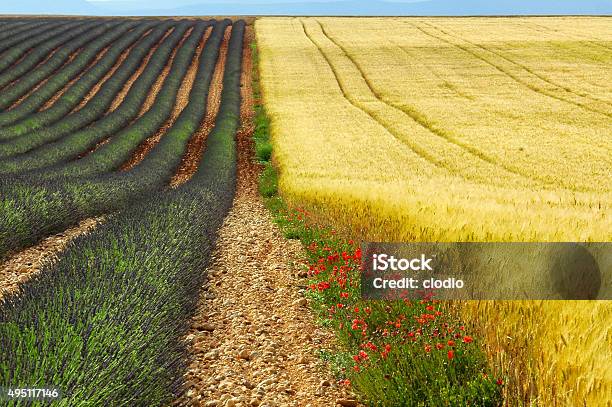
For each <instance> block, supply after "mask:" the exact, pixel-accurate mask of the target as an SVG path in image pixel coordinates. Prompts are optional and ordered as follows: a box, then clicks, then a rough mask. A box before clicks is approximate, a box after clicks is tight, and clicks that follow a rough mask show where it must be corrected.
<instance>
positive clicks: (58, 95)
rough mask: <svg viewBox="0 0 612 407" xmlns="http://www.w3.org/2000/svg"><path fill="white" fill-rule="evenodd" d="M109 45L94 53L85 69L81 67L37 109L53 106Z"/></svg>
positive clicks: (100, 56)
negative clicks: (78, 71)
mask: <svg viewBox="0 0 612 407" xmlns="http://www.w3.org/2000/svg"><path fill="white" fill-rule="evenodd" d="M110 47H111V46H110V45H109V46H108V47H105V48H104V49H103V50H102V51H100V52H99V53H98V55H96V57H95V58H94V60H93V61H91V62H90V63H89V64H88V65H87V66H86V67H85V69H83V70H82V71H81V72H80V73H79V74H78V75H76V76H75V77H74V78H72V79H71V80H70V81H68V83H66V85H64V87H63V88H61V89H60V90H58V91H57V92H55V94H54V95H53V96H51V98H50V99H49V100H47V101H46V102H45V104H44V105H42V107H41V108H40V109H39V111H41V112H42V111H44V110H47V109H49V108H50V107H51V106H53V105H54V104H55V102H57V101H58V100H59V98H61V97H62V96H63V95H64V93H66V91H67V90H68V89H70V87H71V86H72V85H73V84H74V83H75V82H76V81H78V80H79V79H81V78H82V77H83V75H85V74H86V73H87V71H89V69H91V67H92V66H94V65H95V64H97V63H98V62H99V61H100V60H101V59H102V58H103V57H104V55H105V54H106V53H107V52H108V50H109V49H110Z"/></svg>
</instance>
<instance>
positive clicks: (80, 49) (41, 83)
mask: <svg viewBox="0 0 612 407" xmlns="http://www.w3.org/2000/svg"><path fill="white" fill-rule="evenodd" d="M82 50H83V48H79V49H77V50H76V51H74V52H73V53H72V54H70V56H69V57H68V58H67V59H66V61H65V62H64V63H63V64H62V66H60V68H59V69H58V72H59V71H60V70H61V69H63V68H64V67H66V66H67V65H68V64H70V63H71V62H72V61H73V60H74V58H76V57H77V55H79V53H80V52H81V51H82ZM52 77H53V75H51V76H48V77H46V78H45V79H43V80H42V81H40V82H38V83H37V84H36V85H35V86H33V87H32V88H31V89H30V90H28V91H27V92H26V93H25V94H24V95H23V96H21V97H20V98H19V99H17V100H16V101H15V102H14V103H13V104H12V105H11V106H10V107H9V108H8V109H7V110H11V109H13V108H15V107H16V106H19V105H20V104H21V102H23V101H24V100H25V99H27V98H28V97H30V95H32V94H33V93H34V92H36V91H37V90H38V89H40V87H41V86H43V85H44V84H45V83H47V82H48V81H49V79H51V78H52Z"/></svg>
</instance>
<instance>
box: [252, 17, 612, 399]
mask: <svg viewBox="0 0 612 407" xmlns="http://www.w3.org/2000/svg"><path fill="white" fill-rule="evenodd" d="M611 22H612V19H610V18H586V17H585V18H579V17H563V18H561V17H559V18H462V19H450V18H352V19H346V18H317V19H314V18H264V19H260V20H258V21H257V23H256V32H257V40H258V46H259V49H260V54H261V62H260V69H261V76H262V90H263V94H264V99H265V103H266V109H267V112H268V114H269V115H270V117H271V119H272V138H273V144H274V148H275V150H274V151H275V153H274V155H275V156H274V159H275V163H276V164H277V166H278V168H279V170H280V179H279V183H280V189H281V191H282V193H283V194H284V196H285V197H286V199H288V200H289V201H290V202H292V203H295V204H296V205H301V206H306V207H309V208H310V209H312V210H314V211H315V212H316V213H319V214H320V216H325V217H327V218H329V219H333V220H334V221H335V222H338V223H339V224H342V225H345V226H347V227H349V228H350V230H351V231H352V232H353V233H356V234H358V235H359V237H363V238H367V239H371V240H387V241H389V240H391V241H392V240H395V241H398V240H412V241H414V240H417V241H436V240H437V241H609V240H611V238H612V221H611V218H610V209H611V206H612V136H611V135H612V85H611V84H612V74H611V70H610V66H611V65H612V52H611V50H612V24H611ZM611 274H612V273H610V272H608V273H606V274H605V275H604V283H603V285H602V286H603V287H607V288H606V289H608V290H609V289H610V287H611V285H612V284H611V283H612V281H611V278H612V276H611ZM607 294H608V295H609V293H607ZM611 309H612V307H611V306H610V303H609V302H608V303H606V302H604V303H597V304H595V303H584V302H583V303H578V302H573V303H569V302H565V303H553V302H544V303H527V302H524V303H504V302H495V303H486V302H483V303H479V304H475V303H469V304H464V306H463V312H464V313H465V315H466V316H469V317H470V319H472V320H473V321H474V323H475V324H477V325H478V326H479V328H480V329H481V330H482V333H483V335H484V336H485V337H486V339H487V346H488V349H489V350H490V354H491V355H492V357H493V356H494V355H495V357H496V358H498V359H499V361H502V362H504V363H503V365H504V366H505V367H504V368H503V369H504V372H505V373H507V374H508V375H509V376H510V377H511V379H512V384H511V386H510V387H509V390H508V391H510V392H511V394H508V396H509V398H511V397H514V398H516V399H518V398H519V397H522V396H524V395H529V394H533V393H534V392H536V391H537V394H538V399H537V400H536V401H535V402H536V403H538V404H541V405H551V403H554V402H556V403H558V404H559V403H561V404H563V403H566V404H572V405H578V404H580V405H582V402H583V401H584V400H586V401H587V402H588V404H587V405H601V404H603V405H606V403H608V405H610V404H609V401H608V400H611V399H612V379H611V378H612V370H611V368H610V367H609V366H608V365H609V364H608V363H606V362H607V360H608V359H609V356H610V352H611V348H612V341H611V336H610V335H611V334H610V331H609V326H611V325H612V315H611ZM527 316H528V317H527ZM508 338H512V339H508ZM510 359H513V362H512V363H510V362H509V361H510ZM512 369H514V370H512Z"/></svg>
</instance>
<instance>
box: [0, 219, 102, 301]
mask: <svg viewBox="0 0 612 407" xmlns="http://www.w3.org/2000/svg"><path fill="white" fill-rule="evenodd" d="M102 220H103V217H98V218H89V219H85V220H83V221H81V222H80V223H79V224H78V225H77V226H74V227H72V228H70V229H67V230H65V231H64V232H61V233H58V234H56V235H53V236H49V237H47V238H46V239H44V240H43V241H41V242H40V243H38V244H37V245H34V246H32V247H28V248H27V249H25V250H22V251H20V252H17V253H15V254H13V255H12V256H10V257H9V258H8V259H7V260H6V261H5V262H4V263H2V264H0V299H1V298H2V297H3V296H4V295H6V294H8V293H10V292H13V291H14V290H16V289H17V288H18V287H19V285H20V284H22V283H24V282H26V281H28V280H29V279H30V278H32V277H33V276H34V275H35V274H36V273H38V272H39V271H41V269H42V268H43V266H44V265H45V264H48V263H52V262H54V261H56V260H57V259H58V255H59V254H60V253H61V252H62V251H63V250H64V249H65V248H66V246H67V245H68V244H69V243H70V242H71V241H72V240H73V239H75V238H76V237H78V236H80V235H83V234H85V233H88V232H89V231H91V230H92V229H93V228H95V227H96V225H97V224H98V223H100V222H102Z"/></svg>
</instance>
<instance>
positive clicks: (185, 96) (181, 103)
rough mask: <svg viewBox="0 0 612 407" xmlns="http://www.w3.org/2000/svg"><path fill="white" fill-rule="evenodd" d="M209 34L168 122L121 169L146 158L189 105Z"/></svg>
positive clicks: (133, 165) (185, 79) (190, 68)
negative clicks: (190, 93)
mask: <svg viewBox="0 0 612 407" xmlns="http://www.w3.org/2000/svg"><path fill="white" fill-rule="evenodd" d="M209 35H210V30H207V31H206V35H204V36H202V39H201V40H200V43H199V44H198V47H197V49H196V52H195V55H194V58H193V60H192V61H191V65H189V70H188V71H187V74H186V75H185V78H183V83H182V84H181V87H180V88H179V91H178V93H177V96H176V102H175V104H174V110H173V111H172V114H171V115H170V118H169V119H168V120H166V122H165V123H164V124H163V125H162V126H161V127H160V128H159V129H158V130H157V132H156V133H155V134H154V135H153V136H151V137H149V138H147V139H146V140H145V141H143V142H142V143H141V144H140V145H139V146H138V148H137V149H136V151H135V152H134V154H132V157H131V158H130V159H129V160H128V161H127V162H125V163H124V164H123V165H122V166H121V168H120V171H127V170H129V169H131V168H134V167H135V166H136V165H138V164H139V163H140V162H141V161H142V160H144V158H145V157H146V155H147V154H148V153H149V151H151V150H152V149H153V147H155V145H156V144H157V143H158V142H159V140H161V138H162V137H163V135H164V134H166V132H167V131H168V129H170V128H171V127H172V125H173V124H174V122H175V121H176V119H178V117H179V115H180V114H181V112H182V111H183V109H184V108H185V106H187V103H188V102H189V92H191V88H192V86H193V81H194V79H195V76H196V73H197V72H198V64H199V62H200V55H201V54H202V50H203V49H204V45H205V44H206V41H207V40H208V36H209Z"/></svg>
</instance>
